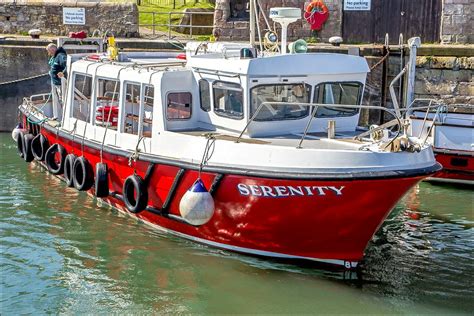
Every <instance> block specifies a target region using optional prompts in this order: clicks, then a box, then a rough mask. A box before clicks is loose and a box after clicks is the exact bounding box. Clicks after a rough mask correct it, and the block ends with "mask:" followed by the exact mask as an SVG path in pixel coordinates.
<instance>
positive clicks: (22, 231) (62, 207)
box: [0, 133, 474, 315]
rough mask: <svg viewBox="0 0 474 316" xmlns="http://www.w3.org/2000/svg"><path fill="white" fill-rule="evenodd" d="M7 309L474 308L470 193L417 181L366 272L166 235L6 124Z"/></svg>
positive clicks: (2, 147)
mask: <svg viewBox="0 0 474 316" xmlns="http://www.w3.org/2000/svg"><path fill="white" fill-rule="evenodd" d="M0 165H1V168H0V192H1V193H0V211H1V213H0V247H1V248H0V267H1V268H0V313H1V314H2V315H18V314H46V313H53V314H57V313H67V314H82V313H87V314H98V313H102V314H103V313H107V314H109V313H120V314H129V313H141V314H144V313H184V314H189V313H193V314H196V313H197V314H211V313H212V314H224V313H226V314H229V313H232V314H244V313H247V314H248V313H252V314H263V313H265V314H276V313H279V314H295V313H306V314H328V313H337V314H352V313H359V314H361V313H362V314H389V313H390V314H443V315H445V314H471V315H472V313H473V311H474V290H473V284H474V282H473V281H474V265H473V262H474V261H473V249H474V234H473V233H474V205H473V204H474V195H473V191H472V190H470V189H469V188H454V187H450V186H439V185H432V184H429V183H421V184H420V185H418V186H417V187H415V188H414V189H413V190H412V191H410V192H409V193H408V194H407V196H405V198H404V199H403V200H402V201H401V202H400V203H399V204H398V205H397V206H396V208H395V209H394V210H393V212H392V213H391V215H390V216H389V218H388V219H387V220H386V221H385V223H384V224H383V226H382V227H381V228H380V229H379V231H378V232H377V234H376V236H375V237H374V239H373V241H372V242H371V243H370V244H369V246H368V248H367V250H366V258H365V261H364V263H363V265H362V269H361V272H360V273H356V272H348V271H346V272H344V271H340V270H328V269H323V268H322V267H321V266H317V265H314V264H308V263H304V264H303V263H296V264H289V263H287V262H284V263H282V262H276V261H273V260H267V259H261V258H255V257H249V256H244V255H239V254H235V253H230V252H226V251H221V250H217V249H214V248H209V247H207V246H203V245H199V244H196V243H193V242H190V241H186V240H183V239H179V238H176V237H173V236H170V235H167V234H165V233H163V232H161V231H157V230H155V229H152V228H150V227H149V226H147V225H144V224H143V223H140V222H138V221H136V220H135V219H133V218H131V217H129V216H125V215H122V214H121V213H119V212H117V211H114V210H112V209H110V208H108V207H105V206H100V205H98V201H97V200H95V199H94V198H92V197H90V196H88V195H87V194H86V193H83V192H77V191H76V190H75V189H72V188H67V187H66V186H65V185H64V183H63V182H61V181H60V180H59V179H57V178H55V177H53V176H51V175H49V174H48V173H47V172H46V171H45V170H44V169H43V168H41V167H40V166H39V165H36V164H33V163H32V164H27V163H25V162H24V161H22V160H21V159H20V158H19V157H18V155H17V154H16V145H15V144H14V143H13V141H12V139H11V137H10V135H9V134H7V133H4V134H0Z"/></svg>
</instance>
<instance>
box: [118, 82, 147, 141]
mask: <svg viewBox="0 0 474 316" xmlns="http://www.w3.org/2000/svg"><path fill="white" fill-rule="evenodd" d="M127 85H136V86H139V87H140V92H139V93H140V98H139V101H138V121H137V125H138V126H137V129H138V131H137V133H136V134H133V133H128V132H126V131H125V121H126V120H127V114H128V113H126V111H125V103H126V102H127ZM121 88H122V91H121V93H120V94H119V97H120V98H121V100H120V102H119V121H120V124H119V128H118V130H119V131H120V133H122V134H127V135H133V136H141V134H142V126H141V125H142V124H141V121H142V119H143V114H142V112H144V111H142V103H144V100H143V93H142V92H143V83H142V82H139V81H131V80H124V81H122V86H121ZM143 110H144V107H143ZM120 117H121V119H120Z"/></svg>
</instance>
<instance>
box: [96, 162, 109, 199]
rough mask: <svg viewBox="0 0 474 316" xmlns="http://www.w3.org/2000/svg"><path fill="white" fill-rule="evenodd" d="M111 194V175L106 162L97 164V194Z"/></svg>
mask: <svg viewBox="0 0 474 316" xmlns="http://www.w3.org/2000/svg"><path fill="white" fill-rule="evenodd" d="M108 195H109V175H108V169H107V165H106V164H105V163H101V162H99V163H97V164H96V165H95V196H96V197H107V196H108Z"/></svg>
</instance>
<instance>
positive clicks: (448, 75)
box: [415, 56, 474, 106]
mask: <svg viewBox="0 0 474 316" xmlns="http://www.w3.org/2000/svg"><path fill="white" fill-rule="evenodd" d="M416 63H417V68H416V82H415V97H417V98H435V99H442V100H443V101H444V102H445V103H446V104H469V105H472V106H474V57H431V56H421V57H417V60H416Z"/></svg>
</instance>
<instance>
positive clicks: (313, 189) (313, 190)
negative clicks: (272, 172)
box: [237, 183, 345, 197]
mask: <svg viewBox="0 0 474 316" xmlns="http://www.w3.org/2000/svg"><path fill="white" fill-rule="evenodd" d="M344 188H345V187H344V186H339V187H336V186H290V185H288V186H286V185H277V186H267V185H255V184H251V185H246V184H243V183H239V184H238V185H237V189H238V190H239V193H240V194H241V195H244V196H250V195H251V196H261V197H288V196H325V195H329V194H331V195H336V196H340V195H342V194H343V193H342V190H343V189H344Z"/></svg>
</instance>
